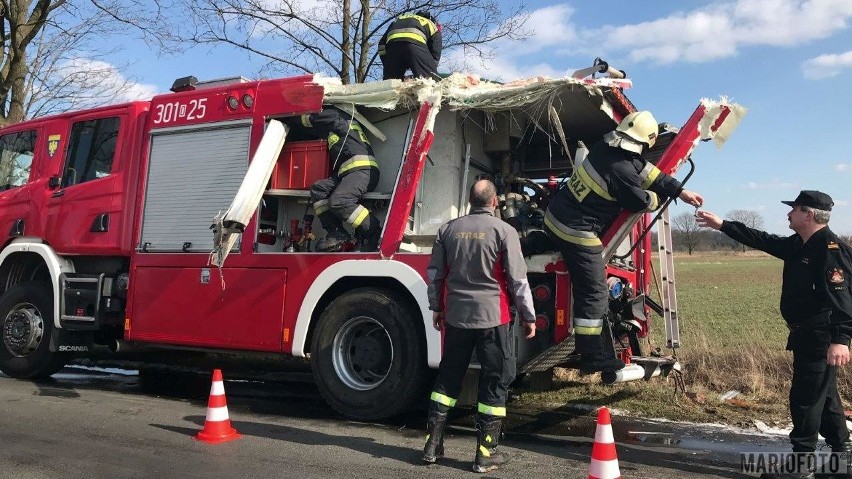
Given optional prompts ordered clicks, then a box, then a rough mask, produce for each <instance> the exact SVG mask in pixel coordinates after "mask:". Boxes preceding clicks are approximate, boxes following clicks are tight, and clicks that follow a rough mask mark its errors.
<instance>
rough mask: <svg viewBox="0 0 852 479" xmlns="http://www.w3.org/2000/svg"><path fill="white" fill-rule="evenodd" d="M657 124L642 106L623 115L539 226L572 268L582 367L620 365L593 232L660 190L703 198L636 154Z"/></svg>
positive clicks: (653, 202) (650, 207)
mask: <svg viewBox="0 0 852 479" xmlns="http://www.w3.org/2000/svg"><path fill="white" fill-rule="evenodd" d="M658 131H659V128H658V125H657V121H656V120H655V119H654V117H653V115H651V113H650V112H648V111H638V112H633V113H630V114H629V115H627V116H626V117H624V119H623V120H622V121H621V123H619V125H618V127H617V128H616V129H615V130H614V131H611V132H609V133H607V134H606V135H604V137H603V139H602V140H601V141H599V142H598V143H597V144H596V145H595V146H594V147H592V149H591V151H590V152H589V154H588V156H587V157H586V159H585V160H584V161H583V163H581V164H580V165H579V166H578V167H577V168H576V170H575V171H574V174H573V175H572V176H571V178H570V180H569V181H568V183H567V185H566V188H563V189H561V190H560V191H559V192H558V193H557V194H556V196H555V197H554V199H553V200H552V201H551V202H550V204H549V205H548V208H547V212H546V213H545V219H544V224H545V229H546V230H547V233H548V234H549V235H550V237H551V238H552V239H553V240H554V241H555V243H556V245H557V247H558V249H559V252H560V253H561V254H562V259H563V260H564V261H565V265H566V267H567V268H568V271H569V273H570V274H571V288H572V294H573V296H572V297H573V313H574V333H575V338H576V343H575V344H576V352H577V353H579V354H580V370H581V372H584V373H593V372H598V371H600V372H614V371H618V370H619V369H621V368H623V367H624V363H623V362H622V361H621V360H620V359H618V358H616V357H615V350H614V348H613V345H612V341H611V339H610V336H609V334H607V333H606V331H605V329H604V328H605V325H604V319H605V315H606V312H607V286H606V270H605V267H606V265H605V264H604V261H603V257H602V256H601V253H602V252H603V244H602V243H601V240H600V235H601V234H602V233H603V232H605V231H606V230H607V229H608V228H609V226H610V225H611V224H612V222H613V221H614V220H615V218H616V217H617V216H618V214H619V213H620V212H621V210H622V209H627V210H629V211H631V212H634V213H638V212H643V211H654V210H656V209H657V208H659V206H660V205H661V204H662V203H663V201H664V199H661V197H666V198H680V199H682V200H683V201H685V202H687V203H689V204H691V205H693V206H700V205H701V204H702V203H703V199H702V198H701V195H699V194H697V193H694V192H692V191H688V190H685V189H683V186H682V185H681V184H680V182H679V181H677V180H676V179H674V178H672V177H670V176H669V175H666V174H665V173H662V172H661V171H660V170H659V169H657V167H655V166H654V165H653V164H651V163H648V162H646V161H645V160H644V159H643V158H642V152H643V150H644V149H646V148H650V147H652V146H654V143H655V142H656V139H657V134H658Z"/></svg>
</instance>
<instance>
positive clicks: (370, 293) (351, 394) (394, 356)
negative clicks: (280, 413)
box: [311, 288, 427, 420]
mask: <svg viewBox="0 0 852 479" xmlns="http://www.w3.org/2000/svg"><path fill="white" fill-rule="evenodd" d="M404 301H405V300H404V299H402V298H401V297H399V295H396V294H394V293H393V292H391V291H388V290H384V289H378V288H358V289H354V290H352V291H349V292H347V293H345V294H343V295H341V296H340V297H338V298H337V299H335V300H334V301H332V302H331V304H329V306H328V307H327V308H326V309H325V311H323V313H322V315H321V316H320V318H319V324H317V328H316V331H315V332H314V336H313V341H312V344H311V368H312V370H313V374H314V378H315V379H316V382H317V385H318V387H319V390H320V392H321V393H322V395H323V397H324V398H325V400H326V401H327V402H328V403H329V405H330V406H331V407H332V408H334V410H335V411H337V412H339V413H341V414H343V415H344V416H348V417H351V418H354V419H361V420H373V419H380V418H385V417H391V416H394V415H397V414H399V413H401V412H403V411H404V410H405V409H406V408H408V407H410V406H411V405H412V404H413V403H414V402H415V401H416V400H417V399H419V398H420V395H421V394H422V392H423V391H424V390H425V386H427V384H426V381H427V368H426V349H425V340H424V339H423V335H422V334H421V333H420V331H421V330H422V328H423V324H424V323H423V321H422V320H421V319H420V318H415V317H414V315H412V314H411V313H410V312H409V310H408V308H406V307H405V303H404Z"/></svg>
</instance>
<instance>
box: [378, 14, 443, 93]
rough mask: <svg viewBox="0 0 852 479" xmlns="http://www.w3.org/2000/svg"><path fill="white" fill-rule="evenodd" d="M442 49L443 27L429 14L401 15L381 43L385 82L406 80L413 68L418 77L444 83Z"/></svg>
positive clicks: (380, 56) (380, 50)
mask: <svg viewBox="0 0 852 479" xmlns="http://www.w3.org/2000/svg"><path fill="white" fill-rule="evenodd" d="M441 48H442V39H441V25H440V24H439V23H438V22H437V21H436V20H435V17H433V16H432V15H431V14H430V13H429V12H426V11H420V12H417V13H404V14H402V15H400V16H399V18H397V19H396V20H395V21H394V22H393V23H391V25H390V27H388V30H387V31H386V32H385V34H384V35H383V36H382V39H381V40H380V41H379V59H380V60H381V61H382V66H383V68H384V71H383V74H382V79H384V80H389V79H392V78H397V79H399V80H402V79H403V78H404V76H405V71H406V70H409V69H410V70H411V73H412V74H413V75H414V76H415V77H416V78H432V79H434V80H440V79H441V77H440V76H438V62H439V61H441Z"/></svg>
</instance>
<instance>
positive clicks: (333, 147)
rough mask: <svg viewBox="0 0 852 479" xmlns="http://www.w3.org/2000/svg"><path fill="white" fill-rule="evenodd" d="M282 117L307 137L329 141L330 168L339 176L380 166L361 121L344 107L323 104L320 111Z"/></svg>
mask: <svg viewBox="0 0 852 479" xmlns="http://www.w3.org/2000/svg"><path fill="white" fill-rule="evenodd" d="M285 121H286V122H287V124H288V126H290V127H292V128H297V129H299V130H300V131H301V132H303V133H304V134H307V135H308V136H310V137H313V138H317V139H325V140H326V141H327V142H328V157H329V161H330V162H331V171H332V173H333V174H335V175H337V176H338V177H342V176H345V175H346V174H347V173H351V172H353V171H355V170H362V169H367V168H378V167H379V165H378V163H377V162H376V158H375V157H374V156H373V148H372V147H371V146H370V141H369V140H368V139H367V135H365V134H364V130H363V128H362V127H361V124H360V123H358V122H357V121H355V119H354V118H352V116H351V115H349V114H348V113H346V112H344V111H343V110H340V109H338V108H335V107H333V106H326V107H325V108H324V109H323V110H322V111H321V112H319V113H310V114H305V115H301V116H299V117H292V118H288V119H287V120H285ZM341 139H342V141H341Z"/></svg>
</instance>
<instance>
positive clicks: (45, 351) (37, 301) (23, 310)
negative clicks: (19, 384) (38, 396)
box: [0, 282, 70, 379]
mask: <svg viewBox="0 0 852 479" xmlns="http://www.w3.org/2000/svg"><path fill="white" fill-rule="evenodd" d="M52 332H53V291H52V290H51V287H50V285H49V284H47V283H40V282H28V283H21V284H18V285H17V286H15V287H13V288H12V289H9V290H8V291H6V293H5V294H3V296H0V371H3V372H4V373H5V374H7V375H9V376H11V377H13V378H18V379H39V378H45V377H48V376H50V375H52V374H54V373H56V372H58V371H59V370H60V369H62V368H63V367H64V366H65V363H66V362H67V361H68V360H69V359H70V356H69V355H68V354H62V353H57V352H54V351H51V350H50V336H51V334H52Z"/></svg>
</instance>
